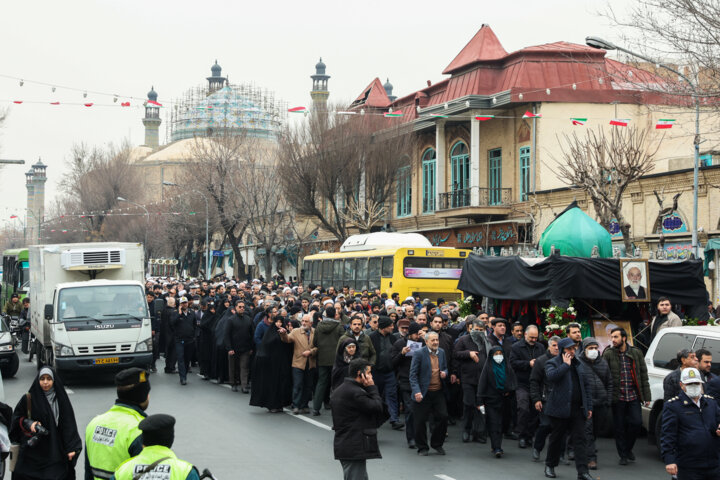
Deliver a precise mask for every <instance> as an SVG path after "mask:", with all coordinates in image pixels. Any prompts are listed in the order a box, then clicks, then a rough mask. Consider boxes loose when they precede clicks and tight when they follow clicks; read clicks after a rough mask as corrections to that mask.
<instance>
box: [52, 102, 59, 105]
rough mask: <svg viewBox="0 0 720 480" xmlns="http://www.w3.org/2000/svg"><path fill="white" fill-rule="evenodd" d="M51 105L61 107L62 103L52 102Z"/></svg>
mask: <svg viewBox="0 0 720 480" xmlns="http://www.w3.org/2000/svg"><path fill="white" fill-rule="evenodd" d="M50 105H60V102H50Z"/></svg>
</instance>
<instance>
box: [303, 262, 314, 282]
mask: <svg viewBox="0 0 720 480" xmlns="http://www.w3.org/2000/svg"><path fill="white" fill-rule="evenodd" d="M311 267H312V262H311V261H309V260H304V261H303V269H302V272H301V276H300V281H302V282H303V283H305V284H307V283H308V281H309V280H310V276H311V275H312V271H311Z"/></svg>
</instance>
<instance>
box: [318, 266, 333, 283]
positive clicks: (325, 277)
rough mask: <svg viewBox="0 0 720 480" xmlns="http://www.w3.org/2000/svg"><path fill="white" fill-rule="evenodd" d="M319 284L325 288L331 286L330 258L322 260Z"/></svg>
mask: <svg viewBox="0 0 720 480" xmlns="http://www.w3.org/2000/svg"><path fill="white" fill-rule="evenodd" d="M320 285H322V286H323V287H325V288H327V287H330V286H332V260H323V267H322V280H321V281H320Z"/></svg>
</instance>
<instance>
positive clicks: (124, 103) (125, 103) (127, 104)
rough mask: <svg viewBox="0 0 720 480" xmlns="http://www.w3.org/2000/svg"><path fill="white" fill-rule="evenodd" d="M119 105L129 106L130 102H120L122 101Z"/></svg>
mask: <svg viewBox="0 0 720 480" xmlns="http://www.w3.org/2000/svg"><path fill="white" fill-rule="evenodd" d="M120 106H121V107H129V106H130V102H122V103H121V104H120Z"/></svg>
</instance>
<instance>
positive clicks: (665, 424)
mask: <svg viewBox="0 0 720 480" xmlns="http://www.w3.org/2000/svg"><path fill="white" fill-rule="evenodd" d="M680 388H681V389H682V391H681V392H680V394H679V395H678V396H677V397H673V398H671V399H670V400H668V401H667V402H665V405H664V407H663V412H662V431H661V435H660V453H661V455H662V458H663V461H664V462H665V471H667V473H669V474H670V475H677V478H678V479H679V480H685V479H692V480H711V479H712V480H716V479H717V478H720V465H719V464H718V449H720V439H719V438H718V437H720V408H718V405H717V403H716V402H715V400H714V399H713V398H712V397H710V396H708V395H703V381H702V377H701V375H700V371H699V370H698V369H697V368H686V369H685V370H683V371H682V374H681V375H680Z"/></svg>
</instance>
